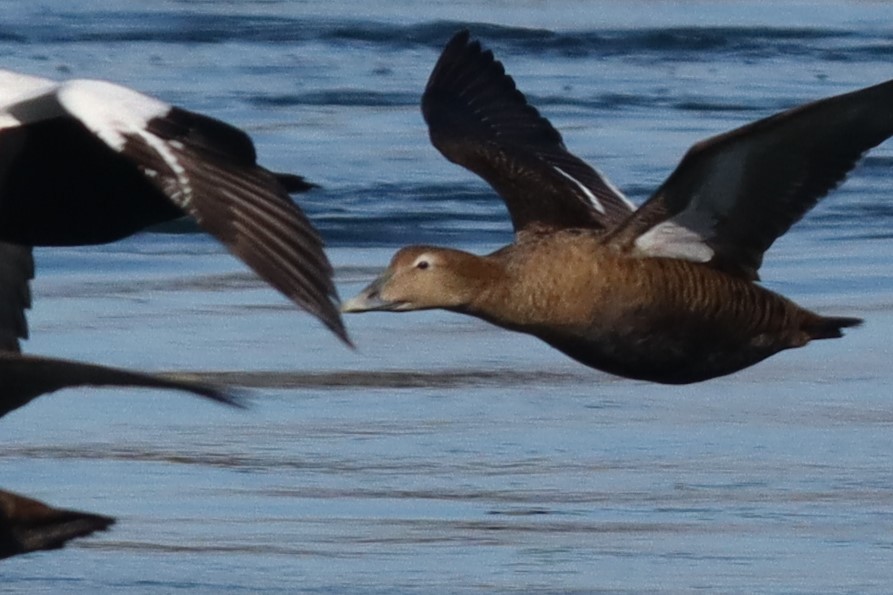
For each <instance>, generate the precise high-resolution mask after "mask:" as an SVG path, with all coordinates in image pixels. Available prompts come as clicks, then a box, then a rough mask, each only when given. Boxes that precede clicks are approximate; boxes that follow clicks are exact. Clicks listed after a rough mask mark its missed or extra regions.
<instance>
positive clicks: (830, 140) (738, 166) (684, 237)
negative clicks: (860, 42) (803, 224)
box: [608, 81, 893, 279]
mask: <svg viewBox="0 0 893 595" xmlns="http://www.w3.org/2000/svg"><path fill="white" fill-rule="evenodd" d="M891 135H893V81H888V82H886V83H882V84H880V85H876V86H873V87H868V88H866V89H862V90H859V91H855V92H852V93H847V94H844V95H838V96H835V97H830V98H828V99H823V100H821V101H816V102H814V103H809V104H806V105H804V106H801V107H798V108H795V109H792V110H789V111H786V112H782V113H780V114H777V115H774V116H771V117H769V118H766V119H763V120H759V121H757V122H754V123H752V124H749V125H747V126H743V127H741V128H738V129H736V130H732V131H731V132H728V133H726V134H722V135H719V136H716V137H713V138H711V139H707V140H705V141H702V142H700V143H698V144H696V145H695V146H693V147H692V148H691V149H690V150H689V151H688V153H687V154H686V155H685V157H684V158H683V159H682V162H681V163H680V164H679V166H678V167H677V168H676V170H675V171H674V172H673V173H672V174H671V175H670V177H669V178H667V180H666V181H665V182H664V183H663V185H661V187H660V188H658V190H657V191H656V192H655V193H654V195H653V196H652V197H651V198H650V199H648V201H647V202H646V203H645V204H643V205H642V207H641V208H640V209H639V210H638V211H636V213H635V214H633V215H632V216H631V217H630V218H629V219H628V220H627V221H625V222H624V223H623V224H622V225H621V226H620V227H619V228H618V229H617V230H616V231H615V232H614V233H612V234H611V236H610V238H608V241H609V242H611V243H613V244H614V245H617V246H618V247H620V248H622V249H625V250H630V251H633V252H635V253H639V254H641V255H644V256H666V257H672V258H683V259H687V260H694V261H697V262H705V263H709V264H710V265H711V266H714V267H716V268H718V269H721V270H724V271H726V272H729V273H732V274H735V275H738V276H741V277H744V278H747V279H756V278H757V271H758V270H759V267H760V264H761V263H762V259H763V253H764V252H765V251H766V250H767V249H768V248H769V246H771V245H772V243H773V242H774V241H775V239H776V238H777V237H779V236H780V235H782V234H784V233H785V232H786V231H787V230H788V229H789V228H790V227H791V225H793V224H794V223H795V222H796V221H797V220H799V219H800V218H801V217H802V216H803V215H804V214H805V213H806V212H807V211H808V210H809V209H810V208H812V207H813V206H814V205H815V204H816V202H818V200H819V199H821V198H822V197H823V196H825V195H826V194H827V193H828V192H830V191H831V190H832V189H834V188H835V187H836V186H837V185H838V184H840V183H841V182H842V181H843V180H844V178H845V177H846V175H847V173H848V172H849V171H850V170H851V169H852V168H853V167H854V166H855V164H856V162H857V161H858V160H859V158H860V157H861V156H862V155H863V154H864V153H865V152H866V151H868V150H869V149H871V148H872V147H875V146H877V145H878V144H880V143H881V142H883V141H884V140H885V139H887V138H888V137H890V136H891Z"/></svg>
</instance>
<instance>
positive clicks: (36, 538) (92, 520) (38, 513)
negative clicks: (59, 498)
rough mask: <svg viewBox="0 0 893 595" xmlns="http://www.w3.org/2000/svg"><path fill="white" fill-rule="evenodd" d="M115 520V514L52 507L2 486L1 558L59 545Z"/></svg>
mask: <svg viewBox="0 0 893 595" xmlns="http://www.w3.org/2000/svg"><path fill="white" fill-rule="evenodd" d="M114 523H115V519H113V518H111V517H107V516H102V515H98V514H91V513H88V512H79V511H76V510H65V509H61V508H52V507H50V506H47V505H46V504H44V503H43V502H38V501H37V500H32V499H31V498H26V497H25V496H21V495H19V494H14V493H12V492H7V491H3V490H0V559H2V558H9V557H11V556H16V555H18V554H27V553H29V552H35V551H38V550H52V549H58V548H61V547H63V546H64V545H65V544H66V543H67V542H68V541H70V540H72V539H76V538H78V537H85V536H87V535H90V534H91V533H94V532H96V531H104V530H106V529H108V528H109V527H110V526H111V525H113V524H114Z"/></svg>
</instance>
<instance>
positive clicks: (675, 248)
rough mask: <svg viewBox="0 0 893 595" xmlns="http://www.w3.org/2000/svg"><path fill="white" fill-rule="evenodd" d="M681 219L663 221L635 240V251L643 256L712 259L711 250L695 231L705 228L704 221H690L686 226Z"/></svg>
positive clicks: (706, 260) (697, 260)
mask: <svg viewBox="0 0 893 595" xmlns="http://www.w3.org/2000/svg"><path fill="white" fill-rule="evenodd" d="M681 219H682V217H676V218H674V219H670V220H669V221H664V222H663V223H660V224H658V225H655V226H654V227H652V228H651V229H649V230H648V231H647V232H645V233H643V234H642V235H641V236H639V237H638V238H636V242H635V246H636V250H637V251H638V252H639V253H640V254H642V255H643V256H658V257H664V258H680V259H682V260H690V261H692V262H709V261H710V259H711V258H713V254H714V252H713V248H711V247H710V246H708V245H707V244H705V243H704V236H703V235H702V234H701V233H699V232H698V231H696V230H697V229H698V228H700V227H704V226H706V225H707V223H706V221H691V222H690V224H688V225H686V224H685V223H683V222H682V221H681ZM689 219H695V218H694V217H689Z"/></svg>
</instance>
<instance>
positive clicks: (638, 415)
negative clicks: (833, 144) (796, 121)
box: [0, 0, 893, 593]
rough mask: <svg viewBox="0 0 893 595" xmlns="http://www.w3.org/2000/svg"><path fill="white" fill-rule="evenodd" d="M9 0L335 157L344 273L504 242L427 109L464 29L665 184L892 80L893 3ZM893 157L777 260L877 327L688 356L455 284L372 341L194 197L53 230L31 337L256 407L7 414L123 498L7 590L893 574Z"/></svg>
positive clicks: (16, 41) (33, 67) (620, 163)
mask: <svg viewBox="0 0 893 595" xmlns="http://www.w3.org/2000/svg"><path fill="white" fill-rule="evenodd" d="M0 5H2V6H3V9H4V15H5V16H4V19H3V23H0V61H2V62H0V63H2V64H3V65H4V66H5V67H8V68H14V69H19V70H23V71H26V72H30V73H32V74H38V75H43V76H50V77H54V78H66V77H97V78H107V79H112V80H116V81H119V82H122V83H125V84H128V85H130V86H133V87H136V88H138V89H141V90H143V91H145V92H148V93H151V94H154V95H157V96H159V97H161V98H163V99H165V100H167V101H170V102H174V103H177V104H178V105H181V106H183V107H187V108H191V109H195V110H199V111H203V112H207V113H210V114H212V115H215V116H217V117H220V118H223V119H226V120H228V121H231V122H233V123H235V124H238V125H240V126H242V127H244V128H245V129H247V130H248V131H249V132H250V133H251V134H252V136H253V137H254V138H255V139H256V141H257V145H258V152H259V154H260V156H261V161H262V162H263V163H264V164H265V165H267V166H268V167H270V168H271V169H278V170H290V171H295V172H297V173H301V174H303V175H305V176H307V177H308V178H309V179H311V180H313V181H315V182H318V183H320V184H322V185H323V189H321V190H319V191H315V192H313V193H310V194H307V195H304V196H301V197H299V202H300V203H301V205H302V206H303V207H304V208H305V209H306V210H307V212H308V214H310V216H311V217H312V218H313V220H314V221H315V222H316V223H317V224H318V226H319V228H320V229H321V231H322V233H323V235H324V236H325V237H326V240H327V242H328V244H329V245H330V247H331V252H330V254H331V257H332V260H333V262H334V263H335V265H336V269H337V275H338V285H339V290H340V292H341V294H342V295H344V296H347V295H351V294H353V293H354V292H355V291H357V290H358V289H359V288H360V287H361V286H362V285H363V284H365V283H367V282H368V281H369V280H370V279H371V278H372V277H373V275H374V274H375V272H376V271H377V270H378V269H380V268H381V267H382V266H384V265H385V264H386V262H387V261H388V259H389V258H390V256H391V254H392V253H393V251H394V250H395V249H396V248H397V247H398V246H400V245H403V244H405V243H409V242H425V243H440V244H447V245H452V246H457V247H461V248H465V249H469V250H473V251H476V252H485V251H488V250H492V249H494V248H496V247H498V246H499V245H501V244H502V243H505V242H508V241H510V239H511V229H510V225H509V222H508V219H507V216H506V213H505V210H504V207H503V205H502V204H501V202H500V201H499V200H498V199H496V198H495V197H494V195H493V193H492V191H491V190H490V189H489V188H487V187H486V186H485V185H484V184H483V183H482V182H480V181H479V180H478V179H477V178H475V177H474V176H473V175H471V174H469V173H468V172H466V171H464V170H462V169H460V168H458V167H456V166H454V165H452V164H450V163H448V162H446V161H445V160H444V159H443V158H442V157H441V156H440V155H439V154H438V153H437V152H436V150H434V149H433V148H432V147H431V146H430V145H429V143H428V140H427V133H426V131H425V128H424V123H423V121H422V119H421V116H420V114H419V110H418V99H419V96H420V94H421V91H422V89H423V88H424V83H425V80H426V78H427V76H428V73H429V71H430V68H431V66H432V65H433V63H434V61H435V60H436V57H437V54H438V52H439V49H440V48H441V47H442V45H443V43H445V41H446V40H447V39H448V38H449V36H450V35H451V34H452V33H453V32H454V31H455V30H457V29H459V28H460V27H462V26H469V27H470V28H471V29H472V31H473V32H474V33H475V34H476V35H478V36H480V37H481V38H483V39H484V41H485V43H486V44H487V45H488V46H489V47H492V48H493V49H494V51H495V52H496V53H497V55H498V56H499V57H500V58H501V59H502V60H503V61H504V62H505V63H506V66H507V68H508V70H509V72H510V73H512V74H513V75H514V76H515V78H516V80H517V82H518V85H519V86H520V88H522V89H523V90H524V91H525V92H526V93H527V94H528V96H529V98H530V99H531V101H532V102H533V103H534V104H535V105H537V106H538V107H539V108H540V109H541V111H542V112H543V113H544V114H545V115H546V116H547V117H548V118H550V119H551V120H552V122H553V123H555V125H556V126H557V127H558V128H559V129H560V130H561V131H562V132H563V134H564V137H565V141H566V144H567V145H568V147H569V148H570V149H571V150H572V151H574V152H575V153H576V154H578V155H580V156H581V157H583V158H584V159H586V160H587V161H589V162H591V163H593V164H595V165H597V166H598V167H599V168H600V169H601V170H602V171H603V172H604V173H606V174H607V175H608V176H609V177H610V178H611V179H612V180H613V181H614V182H615V183H616V184H617V185H618V186H620V187H621V188H622V189H623V190H624V191H625V192H626V193H627V194H628V195H629V196H630V197H631V198H632V199H633V200H634V201H636V202H640V201H642V200H644V199H645V198H646V197H647V196H648V195H649V193H650V192H651V191H652V190H653V189H654V188H655V187H656V186H657V185H658V184H659V183H660V182H661V181H662V180H663V179H664V177H665V176H666V175H668V173H669V172H670V171H671V170H672V168H673V167H674V166H675V164H676V163H677V162H678V160H679V158H680V157H681V156H682V154H683V153H684V151H685V150H686V149H687V148H688V147H689V146H690V145H691V144H692V143H694V142H696V141H697V140H699V139H701V138H704V137H707V136H710V135H713V134H717V133H720V132H722V131H725V130H728V129H730V128H733V127H735V126H738V125H741V124H744V123H746V122H749V121H752V120H754V119H757V118H759V117H762V116H765V115H769V114H771V113H773V112H775V111H778V110H781V109H784V108H787V107H790V106H793V105H797V104H799V103H802V102H805V101H808V100H811V99H816V98H819V97H823V96H827V95H831V94H834V93H839V92H844V91H847V90H852V89H856V88H859V87H862V86H867V85H870V84H873V83H877V82H881V81H883V80H886V79H889V78H893V67H891V58H893V45H891V42H890V39H893V27H891V25H890V20H889V15H888V14H887V13H888V12H889V10H888V7H887V6H886V5H885V4H884V3H874V2H849V3H836V2H834V3H832V2H827V3H824V2H819V3H811V2H797V1H785V2H781V3H775V4H773V5H772V6H771V7H768V6H766V5H764V3H757V2H743V3H734V4H731V3H726V2H681V3H676V2H647V3H646V2H632V3H629V2H608V1H604V2H582V1H573V0H565V1H562V2H549V3H543V2H534V1H522V2H486V3H480V2H474V3H472V2H464V1H460V2H453V3H449V4H447V5H442V6H427V7H423V6H419V5H418V3H414V2H396V3H393V2H387V3H386V2H374V1H373V2H368V3H364V4H363V5H362V6H358V5H357V4H355V3H350V2H284V1H276V0H272V1H267V2H251V3H248V2H175V1H169V2H159V3H153V4H146V3H143V2H121V3H118V4H116V5H115V6H114V7H110V5H109V4H108V3H107V2H95V1H89V0H78V1H76V2H66V3H36V4H29V3H13V2H3V3H2V4H0ZM891 165H893V153H891V147H890V146H887V147H881V148H880V149H879V150H877V151H874V152H873V153H872V154H871V155H870V156H869V157H868V159H866V160H865V162H864V163H863V164H862V166H861V167H859V168H858V169H857V170H856V171H855V173H854V174H853V175H852V176H851V179H850V180H848V181H847V183H846V184H844V185H843V186H842V187H841V188H840V189H839V190H838V191H836V192H835V193H833V195H832V196H831V197H830V198H829V199H828V200H827V201H825V202H823V203H821V204H820V205H819V207H818V208H817V209H815V211H813V212H812V213H810V214H809V215H808V216H807V217H806V219H805V220H804V221H802V222H801V223H799V224H798V225H797V226H795V228H794V229H793V230H792V231H791V232H790V233H789V234H788V235H787V236H785V237H784V238H783V239H782V240H780V241H779V242H778V243H777V244H776V245H775V246H774V247H773V248H772V250H771V251H770V252H769V253H768V255H767V258H766V263H765V265H764V267H763V269H762V271H761V273H762V276H763V278H764V280H765V283H766V285H767V286H769V287H771V288H773V289H776V290H778V291H781V292H782V293H784V294H786V295H789V296H791V297H792V298H794V299H795V300H797V301H798V302H800V303H802V304H803V305H806V306H808V307H812V308H815V309H817V310H818V311H820V312H823V313H828V314H841V315H854V316H861V317H864V318H865V319H866V324H865V326H864V327H862V328H859V329H854V330H852V331H850V332H848V333H847V336H846V338H844V339H842V340H837V341H824V342H818V343H815V344H813V345H810V346H809V347H808V348H806V349H802V350H795V351H790V352H787V353H784V354H781V355H778V356H776V357H773V358H771V359H770V360H768V361H766V362H764V363H762V364H760V365H758V366H756V367H754V368H751V369H749V370H746V371H744V372H741V373H739V374H736V375H733V376H730V377H726V378H721V379H717V380H714V381H711V382H707V383H703V384H698V385H693V386H686V387H665V386H656V385H649V384H645V383H640V382H633V381H628V380H621V379H617V378H613V377H610V376H607V375H604V374H601V373H599V372H596V371H593V370H589V369H588V368H585V367H582V366H579V365H577V364H575V363H574V362H572V361H570V360H568V359H567V358H565V357H564V356H562V355H561V354H559V353H557V352H555V351H553V350H550V349H549V348H548V347H546V346H544V345H542V344H541V343H539V342H538V341H536V340H534V339H532V338H528V337H524V336H520V335H516V334H511V333H508V332H505V331H500V330H498V329H495V328H493V327H490V326H487V325H485V324H483V323H481V322H478V321H475V320H472V319H469V318H463V317H460V316H457V315H452V314H447V313H440V312H434V313H418V314H409V315H387V314H374V315H373V314H370V315H364V316H354V317H350V318H348V319H347V322H348V325H349V329H350V331H351V333H352V336H353V338H354V340H355V342H356V343H357V345H358V350H357V351H350V350H348V349H346V348H345V347H344V346H343V345H341V344H340V343H339V342H338V341H337V340H336V339H335V338H334V337H332V336H331V335H330V334H328V333H327V332H326V331H325V330H324V329H322V328H321V326H320V325H319V324H317V323H316V322H314V321H313V320H312V319H311V318H310V317H309V316H307V315H305V314H302V313H300V312H296V311H295V309H294V308H293V307H292V306H291V305H290V304H289V303H287V302H286V301H285V300H284V298H281V297H280V296H278V295H277V294H275V293H274V292H273V291H272V290H271V289H269V288H267V287H265V286H263V285H262V284H261V283H259V282H258V281H257V280H255V279H254V278H253V277H252V276H251V275H250V274H249V273H248V272H247V271H246V270H245V268H244V267H243V266H242V265H241V264H240V263H239V262H238V261H236V260H235V259H233V258H232V257H230V256H229V255H227V254H225V253H224V252H223V250H222V248H221V247H220V246H218V245H217V244H216V243H214V242H213V241H212V240H210V239H208V238H207V237H205V236H203V235H201V234H197V233H195V232H194V230H191V229H190V228H188V227H185V228H182V227H178V228H176V229H172V230H168V231H176V232H177V233H148V234H142V235H139V236H136V237H134V238H131V239H129V240H127V241H124V242H120V243H117V244H114V245H110V246H101V247H93V248H74V249H54V250H39V251H38V252H37V259H38V268H39V270H38V278H37V279H36V280H35V282H34V284H33V289H34V295H35V303H34V308H33V310H32V312H31V315H30V322H31V330H32V339H31V340H30V341H28V342H27V344H26V349H27V350H28V351H29V352H32V353H41V354H51V355H56V356H60V357H73V358H79V359H84V360H89V361H95V362H101V363H105V364H110V365H124V366H133V367H137V368H140V369H146V370H167V371H179V372H183V373H188V374H193V375H196V376H199V377H203V378H209V379H212V380H213V379H216V380H222V381H226V382H232V383H235V384H238V385H241V386H244V387H246V388H247V390H250V392H251V394H252V396H253V399H252V402H253V406H252V407H251V409H249V410H248V411H247V412H243V411H232V410H228V409H224V408H222V407H218V406H214V405H210V404H208V403H205V402H203V401H201V400H197V399H192V398H189V397H186V396H182V395H174V394H168V393H161V392H153V391H142V392H138V391H116V390H105V391H66V392H62V393H59V394H57V395H54V396H50V397H44V398H42V399H40V400H38V401H36V402H34V403H32V404H31V405H29V406H28V407H26V408H24V409H21V410H19V411H17V412H15V413H13V414H10V415H9V416H7V417H6V418H4V419H3V420H2V434H0V436H2V437H0V478H2V484H0V485H2V486H3V487H4V488H5V489H11V490H16V491H19V492H22V493H26V494H29V495H31V496H34V497H38V498H41V499H43V500H46V501H48V502H50V503H52V504H56V505H59V506H65V507H72V508H82V509H86V510H91V511H96V512H100V513H103V514H110V515H114V516H116V517H118V518H119V523H118V524H117V525H116V526H115V527H114V528H113V530H111V531H110V532H108V533H105V534H101V535H98V536H95V537H92V538H89V539H85V540H81V541H79V542H77V543H76V544H74V545H73V546H72V547H70V548H68V549H65V550H62V551H60V552H51V553H42V554H37V555H32V556H26V557H20V558H17V559H12V560H8V561H5V562H4V563H3V564H2V566H0V577H2V582H0V591H4V592H5V591H9V592H29V593H42V592H44V593H54V592H60V591H63V590H64V591H66V592H73V593H95V592H97V591H100V592H110V591H114V592H132V593H170V592H176V591H187V590H188V591H189V592H197V593H203V592H204V593H221V592H223V593H241V592H245V593H249V592H250V593H254V592H283V593H285V592H288V593H291V592H315V593H342V592H358V593H395V592H397V593H430V592H457V593H461V592H524V593H530V592H574V591H577V592H586V593H589V592H598V591H606V592H634V593H641V592H657V591H670V592H689V591H694V590H711V591H725V592H748V593H753V592H756V593H813V592H860V593H862V592H886V591H888V589H889V585H890V584H891V583H893V570H891V568H893V564H891V562H893V467H891V464H890V453H891V452H893V443H891V442H893V433H891V426H893V405H891V399H890V389H889V386H890V383H891V380H893V372H891V369H890V359H891V358H890V355H891V354H890V348H889V343H890V341H889V337H890V335H891V333H893V281H891V272H893V266H891V259H890V248H891V229H893V225H891V224H893V207H891V205H893V203H891V202H890V188H891V187H893V186H891V183H893V169H891Z"/></svg>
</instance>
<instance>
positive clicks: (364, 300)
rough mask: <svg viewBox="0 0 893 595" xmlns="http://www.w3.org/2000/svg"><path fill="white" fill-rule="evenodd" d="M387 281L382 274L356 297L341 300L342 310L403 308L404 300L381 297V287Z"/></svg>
mask: <svg viewBox="0 0 893 595" xmlns="http://www.w3.org/2000/svg"><path fill="white" fill-rule="evenodd" d="M385 281H387V279H386V277H384V276H382V277H379V278H378V279H376V280H375V281H373V282H372V284H371V285H369V287H367V288H366V289H364V290H363V291H361V292H360V293H358V294H357V295H356V296H355V297H352V298H351V299H349V300H346V301H344V302H341V311H342V312H344V313H347V314H351V313H357V312H395V311H398V310H402V309H403V306H404V302H392V301H389V300H385V299H383V298H382V297H381V288H382V286H383V285H384V283H385Z"/></svg>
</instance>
